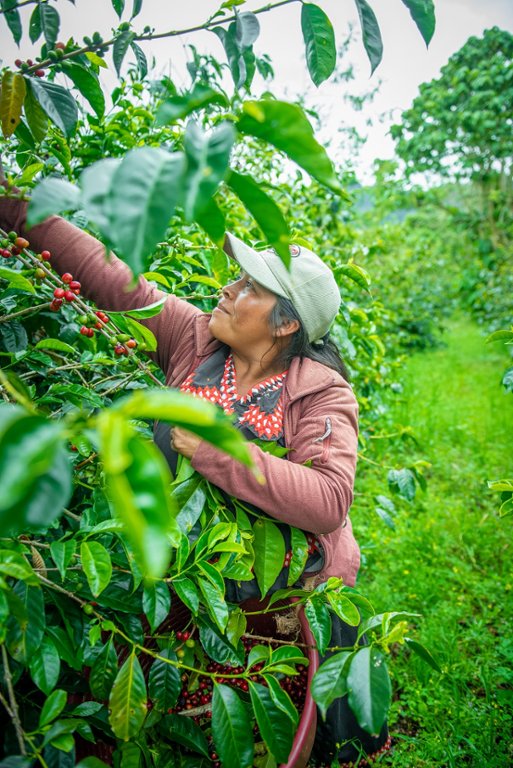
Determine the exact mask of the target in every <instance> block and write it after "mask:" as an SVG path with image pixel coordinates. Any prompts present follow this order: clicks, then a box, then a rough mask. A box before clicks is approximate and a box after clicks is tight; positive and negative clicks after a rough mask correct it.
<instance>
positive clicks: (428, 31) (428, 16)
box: [402, 0, 436, 45]
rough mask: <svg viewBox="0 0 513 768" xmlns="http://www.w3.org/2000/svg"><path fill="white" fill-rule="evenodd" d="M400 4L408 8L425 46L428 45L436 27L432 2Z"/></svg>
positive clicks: (414, 0)
mask: <svg viewBox="0 0 513 768" xmlns="http://www.w3.org/2000/svg"><path fill="white" fill-rule="evenodd" d="M402 2H403V3H404V5H405V6H406V7H407V8H408V10H409V12H410V14H411V17H412V19H413V21H414V22H415V24H416V25H417V27H418V30H419V32H420V34H421V35H422V37H423V38H424V40H425V42H426V45H429V43H430V42H431V38H432V37H433V34H434V32H435V26H436V19H435V5H434V3H433V0H402Z"/></svg>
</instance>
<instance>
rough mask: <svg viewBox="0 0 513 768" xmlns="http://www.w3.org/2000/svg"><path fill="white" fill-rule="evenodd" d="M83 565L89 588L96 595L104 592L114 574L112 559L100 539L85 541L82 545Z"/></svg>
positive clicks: (81, 556)
mask: <svg viewBox="0 0 513 768" xmlns="http://www.w3.org/2000/svg"><path fill="white" fill-rule="evenodd" d="M80 558H81V560H82V567H83V569H84V573H85V575H86V576H87V581H88V583H89V589H90V590H91V592H92V593H93V595H94V596H95V597H98V595H99V594H100V592H103V590H104V589H105V587H106V586H107V584H108V583H109V581H110V579H111V576H112V561H111V559H110V555H109V553H108V551H107V550H106V549H105V547H104V546H103V544H100V542H98V541H83V542H82V544H81V545H80Z"/></svg>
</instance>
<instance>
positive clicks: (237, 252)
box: [224, 232, 340, 342]
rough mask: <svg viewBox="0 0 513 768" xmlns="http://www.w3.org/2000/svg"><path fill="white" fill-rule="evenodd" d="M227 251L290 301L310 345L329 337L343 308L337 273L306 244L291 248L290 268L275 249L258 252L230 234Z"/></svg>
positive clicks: (242, 266)
mask: <svg viewBox="0 0 513 768" xmlns="http://www.w3.org/2000/svg"><path fill="white" fill-rule="evenodd" d="M224 250H225V251H226V253H227V254H228V256H231V257H232V258H233V259H235V261H237V262H238V263H239V264H240V266H241V268H242V269H243V270H244V272H246V273H247V274H248V275H249V276H250V277H252V278H253V279H254V280H256V281H257V283H260V285H263V286H264V288H267V289H268V290H269V291H272V292H273V293H276V294H278V296H284V297H285V298H286V299H289V301H290V302H291V303H292V304H293V306H294V307H295V309H296V311H297V313H298V315H299V317H300V318H301V321H302V323H303V325H304V328H305V330H306V333H307V334H308V340H309V341H310V342H316V341H320V340H321V339H322V337H323V336H325V335H326V334H327V332H328V331H329V329H330V327H331V324H332V323H333V321H334V319H335V318H336V316H337V313H338V310H339V307H340V291H339V289H338V285H337V283H336V280H335V278H334V276H333V272H332V271H331V269H330V268H329V267H328V265H327V264H325V263H324V262H323V261H322V259H320V258H319V256H317V255H316V254H315V253H313V252H312V251H309V250H308V248H304V247H303V246H302V245H291V246H290V255H291V257H292V258H291V260H290V269H287V267H286V266H285V264H284V263H283V261H282V260H281V259H280V257H279V256H278V254H277V253H276V251H275V250H274V249H268V250H265V251H255V250H254V249H253V248H250V247H249V245H246V243H244V242H242V240H239V238H238V237H235V235H232V234H230V233H229V232H227V233H226V238H225V241H224Z"/></svg>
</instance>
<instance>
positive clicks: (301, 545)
mask: <svg viewBox="0 0 513 768" xmlns="http://www.w3.org/2000/svg"><path fill="white" fill-rule="evenodd" d="M290 548H291V550H292V560H291V561H290V566H289V575H288V577H287V586H288V587H290V586H291V585H292V584H294V583H295V582H296V581H297V580H298V578H299V577H300V576H301V574H302V573H303V571H304V570H305V565H306V561H307V560H308V542H307V540H306V536H305V534H304V533H303V531H301V530H300V529H299V528H295V527H294V526H291V527H290Z"/></svg>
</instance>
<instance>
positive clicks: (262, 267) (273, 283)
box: [223, 232, 288, 298]
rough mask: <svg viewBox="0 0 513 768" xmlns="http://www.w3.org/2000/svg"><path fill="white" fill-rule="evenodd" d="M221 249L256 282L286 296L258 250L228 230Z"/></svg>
mask: <svg viewBox="0 0 513 768" xmlns="http://www.w3.org/2000/svg"><path fill="white" fill-rule="evenodd" d="M223 249H224V251H225V253H227V254H228V256H230V258H232V259H235V261H236V262H237V263H238V264H240V266H241V268H242V269H243V270H244V272H246V273H247V274H248V275H249V276H250V277H252V278H253V279H254V280H256V281H257V283H260V285H263V286H264V288H267V289H268V290H269V291H272V292H273V293H277V294H278V295H279V296H284V297H285V298H288V296H287V293H286V292H285V290H284V289H283V287H282V286H281V285H280V282H279V281H278V280H277V278H276V277H275V275H274V273H273V272H272V270H271V268H270V267H269V265H268V264H267V262H266V260H265V258H264V257H263V255H262V254H261V253H260V252H259V251H255V250H254V249H253V248H250V247H249V245H246V243H243V242H242V240H239V238H238V237H235V235H232V234H230V233H229V232H227V233H226V236H225V240H224V245H223Z"/></svg>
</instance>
